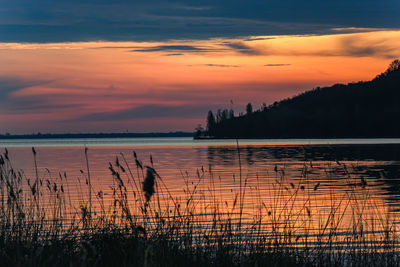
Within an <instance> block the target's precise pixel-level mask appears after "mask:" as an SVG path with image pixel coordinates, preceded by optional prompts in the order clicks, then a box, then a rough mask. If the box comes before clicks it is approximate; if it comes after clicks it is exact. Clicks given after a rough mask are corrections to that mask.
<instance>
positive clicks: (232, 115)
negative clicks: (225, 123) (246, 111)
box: [228, 109, 235, 119]
mask: <svg viewBox="0 0 400 267" xmlns="http://www.w3.org/2000/svg"><path fill="white" fill-rule="evenodd" d="M234 117H235V111H233V109H230V110H229V117H228V118H229V119H233V118H234Z"/></svg>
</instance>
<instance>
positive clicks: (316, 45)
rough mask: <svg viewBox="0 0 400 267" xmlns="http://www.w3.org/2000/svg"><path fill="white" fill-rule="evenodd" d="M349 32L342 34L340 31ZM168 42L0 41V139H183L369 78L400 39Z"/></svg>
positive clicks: (373, 35) (376, 34) (389, 35)
mask: <svg viewBox="0 0 400 267" xmlns="http://www.w3.org/2000/svg"><path fill="white" fill-rule="evenodd" d="M347 31H348V29H347ZM354 31H355V33H344V34H341V33H340V32H341V29H337V32H338V33H337V34H331V35H312V36H309V35H307V36H304V35H296V36H253V37H246V38H236V39H209V40H185V41H182V40H180V41H173V40H172V41H168V42H101V41H99V42H77V43H49V44H29V43H0V59H1V61H0V73H1V74H0V104H1V106H0V110H1V111H0V134H3V133H6V132H10V133H36V132H38V131H40V132H42V133H43V132H52V133H57V132H123V131H126V130H128V131H130V132H151V131H177V130H184V131H192V130H193V129H194V128H195V127H196V125H197V124H198V123H202V124H204V118H205V116H206V113H207V111H208V110H209V109H212V110H216V109H217V108H228V107H230V105H231V104H230V101H231V100H232V101H233V108H234V109H235V111H236V112H240V111H243V110H244V106H245V105H246V103H248V102H252V103H253V106H254V107H255V108H257V107H259V106H260V105H261V104H262V103H263V102H265V103H267V104H271V103H273V102H274V101H276V100H280V99H282V98H286V97H290V96H293V95H295V94H298V93H300V92H303V91H305V90H308V89H312V88H313V87H316V86H325V85H332V84H334V83H347V82H355V81H360V80H369V79H372V78H374V77H375V76H376V75H377V74H379V73H380V72H383V71H384V70H385V69H386V67H387V66H388V65H389V63H390V62H391V61H392V60H393V59H395V58H396V57H397V56H398V55H400V31H384V30H382V31H376V30H373V29H371V30H368V29H354Z"/></svg>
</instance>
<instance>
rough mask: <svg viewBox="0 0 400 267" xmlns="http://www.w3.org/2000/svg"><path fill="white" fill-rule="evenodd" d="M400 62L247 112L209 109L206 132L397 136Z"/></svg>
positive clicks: (399, 132)
mask: <svg viewBox="0 0 400 267" xmlns="http://www.w3.org/2000/svg"><path fill="white" fill-rule="evenodd" d="M399 118H400V62H399V61H398V60H395V61H393V62H392V63H391V65H390V66H389V68H388V69H387V70H386V71H385V72H384V73H382V74H380V75H378V76H377V77H376V78H375V79H373V80H372V81H368V82H357V83H350V84H347V85H343V84H336V85H334V86H331V87H324V88H320V87H317V88H315V89H313V90H311V91H307V92H305V93H302V94H300V95H298V96H295V97H293V98H289V99H285V100H282V101H279V102H275V103H273V104H272V105H269V106H267V105H264V106H263V107H261V108H260V109H259V110H256V111H253V108H252V106H251V104H248V105H247V107H246V114H244V115H240V116H234V113H233V111H232V110H231V111H229V110H218V112H217V113H216V114H213V112H212V111H210V112H209V113H208V116H207V129H206V132H204V133H201V131H198V133H197V134H198V135H205V136H210V137H214V138H371V137H400V123H399Z"/></svg>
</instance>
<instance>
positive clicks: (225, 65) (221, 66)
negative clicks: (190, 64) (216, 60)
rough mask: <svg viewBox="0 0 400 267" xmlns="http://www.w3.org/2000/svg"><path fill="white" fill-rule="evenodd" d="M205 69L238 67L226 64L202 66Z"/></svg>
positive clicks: (237, 66)
mask: <svg viewBox="0 0 400 267" xmlns="http://www.w3.org/2000/svg"><path fill="white" fill-rule="evenodd" d="M204 65H205V66H207V67H219V68H239V67H240V66H239V65H227V64H204Z"/></svg>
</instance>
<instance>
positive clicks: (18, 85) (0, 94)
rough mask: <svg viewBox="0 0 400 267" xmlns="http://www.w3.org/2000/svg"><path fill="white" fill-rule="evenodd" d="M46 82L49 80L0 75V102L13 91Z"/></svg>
mask: <svg viewBox="0 0 400 267" xmlns="http://www.w3.org/2000/svg"><path fill="white" fill-rule="evenodd" d="M48 82H49V81H44V80H33V79H32V80H31V79H24V78H21V77H8V76H3V77H2V76H0V103H1V102H5V100H7V99H8V97H9V95H10V94H11V93H13V92H16V91H19V90H22V89H24V88H28V87H32V86H37V85H41V84H46V83H48Z"/></svg>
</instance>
